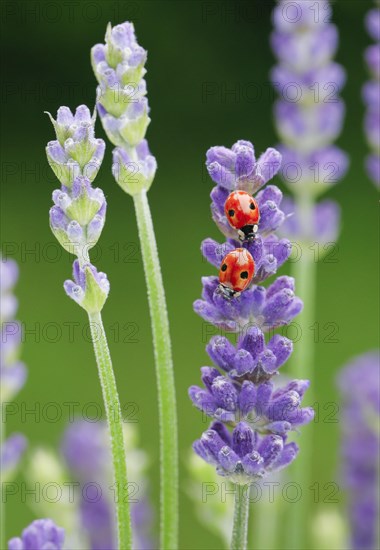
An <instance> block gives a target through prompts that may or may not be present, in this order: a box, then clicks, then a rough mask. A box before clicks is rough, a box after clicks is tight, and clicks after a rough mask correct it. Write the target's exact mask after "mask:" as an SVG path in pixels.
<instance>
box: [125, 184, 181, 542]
mask: <svg viewBox="0 0 380 550" xmlns="http://www.w3.org/2000/svg"><path fill="white" fill-rule="evenodd" d="M133 200H134V205H135V211H136V218H137V226H138V230H139V237H140V244H141V252H142V258H143V263H144V271H145V280H146V285H147V289H148V300H149V308H150V317H151V322H152V332H153V346H154V356H155V363H156V376H157V386H158V406H159V419H160V465H161V520H160V527H161V548H162V549H163V550H175V549H176V548H178V540H177V539H178V448H177V413H176V397H175V387H174V373H173V362H172V354H171V344H170V334H169V320H168V314H167V309H166V300H165V291H164V286H163V282H162V275H161V269H160V263H159V259H158V251H157V245H156V239H155V235H154V228H153V222H152V217H151V213H150V209H149V203H148V197H147V194H146V191H145V190H143V191H141V192H140V193H138V194H136V195H134V196H133Z"/></svg>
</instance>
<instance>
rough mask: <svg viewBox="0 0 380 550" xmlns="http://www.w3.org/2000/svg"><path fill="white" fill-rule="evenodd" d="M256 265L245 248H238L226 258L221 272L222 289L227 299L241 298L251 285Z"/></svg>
mask: <svg viewBox="0 0 380 550" xmlns="http://www.w3.org/2000/svg"><path fill="white" fill-rule="evenodd" d="M254 273H255V263H254V261H253V258H252V256H251V254H250V253H249V252H248V250H246V249H245V248H236V249H235V250H232V251H231V252H229V253H228V254H226V256H224V258H223V261H222V265H221V266H220V271H219V283H220V289H221V291H222V292H223V294H224V296H225V297H226V298H232V297H235V296H239V295H240V293H241V292H242V291H243V290H245V289H246V288H247V287H248V286H249V285H250V283H251V281H252V278H253V275H254Z"/></svg>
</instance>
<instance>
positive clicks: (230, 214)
mask: <svg viewBox="0 0 380 550" xmlns="http://www.w3.org/2000/svg"><path fill="white" fill-rule="evenodd" d="M228 215H229V216H230V217H231V218H233V217H234V216H235V210H229V211H228Z"/></svg>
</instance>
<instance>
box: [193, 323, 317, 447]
mask: <svg viewBox="0 0 380 550" xmlns="http://www.w3.org/2000/svg"><path fill="white" fill-rule="evenodd" d="M206 349H207V352H208V354H209V355H210V358H211V359H212V360H213V361H214V363H215V364H216V365H217V366H218V367H219V368H220V369H222V370H223V371H225V372H226V373H227V376H222V375H221V373H220V371H219V370H218V369H216V368H214V367H202V369H201V373H202V381H203V383H204V385H205V389H202V388H200V387H198V386H191V388H190V389H189V395H190V398H191V400H192V401H193V403H194V405H195V406H196V407H197V408H198V409H200V410H201V411H203V412H204V413H205V414H207V415H208V416H210V417H212V418H214V419H215V420H218V421H221V422H226V423H228V425H230V426H235V425H236V424H237V423H238V422H239V421H241V420H244V421H246V422H247V423H248V424H249V425H250V426H251V427H252V428H253V429H254V430H255V431H256V432H258V433H261V434H268V433H274V434H278V435H282V436H285V435H286V433H287V432H288V431H289V430H292V429H295V428H297V427H298V426H301V425H303V424H307V423H308V422H310V421H311V420H312V419H313V416H314V412H313V410H312V409H311V408H310V407H307V408H304V409H302V408H300V403H301V400H302V397H303V395H304V393H305V391H306V390H307V388H308V387H309V382H308V381H307V380H293V381H292V382H290V383H289V384H287V385H286V386H285V387H282V388H279V389H275V387H274V384H273V383H272V382H271V381H270V380H271V378H273V377H274V376H275V375H277V374H278V369H279V368H280V367H281V366H282V365H283V364H284V363H285V362H286V361H287V359H288V358H289V356H290V355H291V352H292V349H293V346H292V342H291V340H288V339H287V338H284V337H282V336H280V335H275V336H274V337H273V338H271V339H270V340H269V342H268V344H266V343H265V337H264V334H263V332H262V331H261V330H260V329H258V328H256V327H251V328H250V329H249V330H248V331H246V332H244V333H243V335H242V336H241V337H240V339H239V342H238V345H237V347H236V348H235V346H233V345H232V344H231V343H230V342H229V340H228V339H227V338H225V337H220V336H217V337H215V338H212V339H211V340H210V342H209V344H208V346H207V348H206Z"/></svg>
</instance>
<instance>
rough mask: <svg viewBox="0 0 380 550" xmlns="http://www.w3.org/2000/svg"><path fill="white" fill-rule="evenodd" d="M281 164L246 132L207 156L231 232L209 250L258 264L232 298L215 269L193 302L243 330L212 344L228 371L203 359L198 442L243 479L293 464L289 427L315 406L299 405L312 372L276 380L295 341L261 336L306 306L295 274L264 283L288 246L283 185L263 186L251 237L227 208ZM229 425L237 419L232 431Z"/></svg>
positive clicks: (214, 260)
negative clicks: (245, 253) (243, 251)
mask: <svg viewBox="0 0 380 550" xmlns="http://www.w3.org/2000/svg"><path fill="white" fill-rule="evenodd" d="M280 164H281V155H280V154H279V153H278V152H277V151H276V150H275V149H268V150H267V151H266V153H264V155H262V156H261V157H260V159H259V160H258V161H256V159H255V154H254V148H253V145H252V144H251V143H249V142H247V141H238V142H237V143H236V144H235V145H234V146H233V147H232V149H227V148H225V147H213V148H211V149H210V150H209V151H208V153H207V162H206V165H207V168H208V171H209V173H210V175H211V178H212V179H213V180H214V181H215V182H216V183H217V186H216V187H215V188H214V189H213V190H212V192H211V200H212V204H211V212H212V216H213V219H214V221H215V222H216V224H217V226H218V227H219V229H220V230H221V231H222V233H223V234H224V235H225V236H226V237H227V241H226V242H225V243H224V244H223V245H220V244H219V243H217V242H215V241H213V240H212V239H206V240H205V241H203V243H202V253H203V256H204V257H205V258H206V259H207V260H208V261H209V262H210V263H211V264H212V265H214V266H215V267H219V265H220V262H221V259H222V257H223V256H224V255H225V254H227V253H228V252H229V251H231V250H233V249H234V248H236V247H238V246H244V247H246V248H247V249H248V250H249V251H250V253H251V255H252V257H253V258H254V261H255V266H256V273H255V277H254V280H253V284H252V285H251V287H249V288H248V290H245V291H244V292H242V293H241V295H240V296H239V297H235V298H231V299H226V298H225V297H224V296H223V293H221V292H220V287H219V280H218V278H217V277H204V278H203V279H202V283H203V293H202V300H197V301H196V302H195V303H194V309H195V311H196V312H197V313H198V314H199V315H201V317H203V319H205V320H206V321H208V322H211V323H212V324H214V325H216V326H217V327H219V328H222V329H223V330H226V331H230V332H237V333H239V338H238V343H237V346H236V347H235V346H234V345H232V343H231V342H230V341H229V340H228V339H227V338H225V337H222V336H218V337H215V338H212V339H211V340H210V342H209V344H208V346H207V348H206V349H207V352H208V354H209V356H210V358H211V359H212V361H213V362H214V364H215V365H216V366H217V367H219V369H221V370H222V371H224V373H226V374H222V372H221V371H220V370H218V369H217V368H215V367H202V369H201V373H202V381H203V384H204V388H201V387H199V386H191V387H190V389H189V396H190V398H191V400H192V402H193V403H194V405H195V406H196V407H197V408H198V409H200V410H201V411H202V412H203V413H205V414H206V415H208V416H210V417H211V418H212V419H214V422H213V423H212V424H211V427H210V428H209V430H207V431H206V432H205V433H204V434H203V435H202V437H201V439H199V440H198V441H196V442H195V443H194V450H195V452H196V453H197V454H198V455H199V456H200V457H201V458H203V459H204V460H205V461H206V462H208V463H210V464H213V465H215V466H216V469H217V472H218V473H219V474H220V475H222V476H226V477H228V478H229V479H230V480H231V481H233V482H234V483H237V484H245V483H249V482H250V481H252V480H257V479H261V478H262V477H264V476H266V475H268V474H269V473H270V472H273V471H277V470H280V469H281V468H284V467H286V466H287V465H288V464H290V462H292V461H293V460H294V458H295V457H296V455H297V452H298V447H297V445H296V444H295V443H286V437H287V433H288V432H289V431H290V430H294V429H296V428H297V427H298V426H301V425H303V424H307V423H308V422H310V421H311V420H312V418H313V415H314V412H313V410H312V409H311V408H310V407H307V408H301V407H300V404H301V400H302V397H303V394H304V392H305V391H306V389H307V388H308V386H309V382H308V381H307V380H293V381H291V382H289V383H288V384H287V385H286V386H284V387H279V388H275V386H274V384H273V382H272V380H271V379H272V378H273V377H274V376H275V375H276V374H278V369H279V368H280V367H281V366H282V365H283V364H284V363H285V362H286V360H287V359H288V358H289V356H290V355H291V352H292V348H293V346H292V342H291V341H290V340H288V339H287V338H284V337H282V336H280V335H275V336H273V337H272V338H271V339H270V340H269V341H268V342H266V341H265V335H264V332H266V331H268V330H269V329H272V328H274V327H278V326H281V325H283V324H287V323H289V322H291V320H292V319H293V318H294V317H295V316H296V315H297V314H298V313H299V312H300V311H301V309H302V302H301V301H300V300H299V298H297V297H296V296H295V295H294V280H293V279H292V278H290V277H286V276H282V277H278V278H277V279H276V280H275V281H274V282H273V283H272V284H271V285H270V286H268V287H267V288H265V287H264V286H258V285H257V283H258V282H261V281H263V280H265V279H266V278H267V277H269V276H271V275H274V274H275V273H276V271H277V269H278V267H279V266H280V265H282V264H283V263H284V262H285V260H286V259H287V258H288V256H289V254H290V251H291V246H290V243H289V241H287V240H286V239H283V240H279V238H278V237H277V236H276V235H275V234H274V231H275V230H276V229H277V228H278V227H279V226H280V225H281V224H282V222H283V221H284V219H285V214H284V213H283V211H282V210H281V208H280V205H281V201H282V193H281V192H280V190H279V189H278V188H277V187H275V186H273V185H270V186H267V187H265V188H264V189H262V190H260V191H259V193H258V194H257V196H256V200H257V202H258V204H259V208H260V224H259V233H258V236H257V237H256V238H255V240H253V241H252V242H248V243H243V245H241V243H239V241H238V240H237V237H236V234H235V232H234V231H232V230H231V228H230V227H229V224H228V222H227V220H226V217H225V213H224V203H225V201H226V198H227V196H228V194H229V192H230V191H231V190H234V189H241V188H243V189H244V190H247V191H249V192H251V193H252V192H256V191H258V190H259V189H260V188H261V187H263V185H265V183H267V181H268V180H269V179H270V178H271V177H272V176H273V175H274V174H276V173H277V172H278V170H279V169H280ZM227 426H228V427H230V428H233V432H232V433H230V431H229V430H228V429H227Z"/></svg>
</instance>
